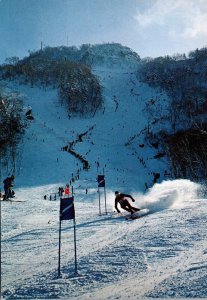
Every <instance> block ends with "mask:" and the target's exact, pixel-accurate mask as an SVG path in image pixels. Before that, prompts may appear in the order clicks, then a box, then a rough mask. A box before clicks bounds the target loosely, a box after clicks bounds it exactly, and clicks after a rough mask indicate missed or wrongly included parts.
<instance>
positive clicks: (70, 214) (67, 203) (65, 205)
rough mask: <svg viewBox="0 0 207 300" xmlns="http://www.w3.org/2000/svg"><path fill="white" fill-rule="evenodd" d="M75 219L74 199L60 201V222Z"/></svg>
mask: <svg viewBox="0 0 207 300" xmlns="http://www.w3.org/2000/svg"><path fill="white" fill-rule="evenodd" d="M71 219H75V208H74V197H69V198H61V199H60V221H62V220H71Z"/></svg>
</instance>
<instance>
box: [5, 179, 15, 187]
mask: <svg viewBox="0 0 207 300" xmlns="http://www.w3.org/2000/svg"><path fill="white" fill-rule="evenodd" d="M3 183H4V187H5V188H6V189H8V188H10V187H12V186H14V178H13V177H7V178H6V179H4V181H3Z"/></svg>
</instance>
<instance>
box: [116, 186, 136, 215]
mask: <svg viewBox="0 0 207 300" xmlns="http://www.w3.org/2000/svg"><path fill="white" fill-rule="evenodd" d="M115 195H116V196H115V209H116V210H117V212H118V213H120V210H119V209H118V208H117V205H118V203H119V204H120V206H121V208H123V209H124V210H126V211H128V212H130V213H131V214H133V213H135V212H136V211H139V210H140V209H139V208H137V207H134V206H131V204H130V203H129V201H128V200H127V199H125V197H127V198H130V199H131V200H132V201H133V202H135V199H134V198H133V197H132V196H131V195H127V194H122V193H119V192H118V191H116V192H115Z"/></svg>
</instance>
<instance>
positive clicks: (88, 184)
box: [1, 66, 207, 299]
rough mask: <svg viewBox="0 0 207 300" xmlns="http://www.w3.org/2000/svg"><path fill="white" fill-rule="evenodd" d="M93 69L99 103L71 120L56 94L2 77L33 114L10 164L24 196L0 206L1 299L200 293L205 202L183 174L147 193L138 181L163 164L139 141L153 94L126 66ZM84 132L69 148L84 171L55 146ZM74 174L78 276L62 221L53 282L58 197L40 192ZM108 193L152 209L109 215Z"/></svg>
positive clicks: (206, 248) (68, 225)
mask: <svg viewBox="0 0 207 300" xmlns="http://www.w3.org/2000/svg"><path fill="white" fill-rule="evenodd" d="M94 72H95V73H96V75H97V76H99V78H100V80H101V83H102V86H103V93H104V99H105V102H104V103H105V104H104V105H105V106H104V107H103V110H102V111H99V112H97V113H96V115H95V116H94V117H93V118H90V119H89V118H88V119H72V118H71V119H69V118H68V116H67V112H66V110H65V108H64V107H62V106H60V104H59V102H58V98H57V91H56V90H53V89H47V90H43V89H39V88H37V87H34V88H30V87H28V86H23V85H19V84H18V82H16V83H14V82H12V83H8V87H10V88H12V89H15V90H18V91H20V92H21V93H23V94H24V95H25V105H27V106H31V107H32V111H33V115H34V118H35V120H34V121H32V122H31V124H30V127H29V128H28V130H27V131H26V134H25V136H24V139H23V142H22V144H21V146H20V147H21V157H19V158H18V159H17V162H16V181H15V182H16V199H18V200H22V201H23V200H24V201H25V202H22V203H20V202H18V203H14V202H11V203H5V202H1V216H2V242H1V244H2V293H3V297H4V298H5V299H17V298H18V299H20V298H21V299H28V298H30V299H33V298H38V299H40V298H42V299H46V298H47V299H48V298H70V299H74V298H77V299H87V298H88V299H115V298H120V299H126V298H129V299H138V298H140V297H166V296H167V297H205V296H206V295H207V290H206V286H207V278H206V272H205V271H206V263H205V260H206V253H207V244H206V241H205V240H206V239H205V237H206V200H205V199H198V195H197V190H198V189H199V187H198V186H197V185H196V184H194V183H192V182H190V181H187V180H175V181H163V182H162V183H159V184H156V185H155V186H154V187H152V188H151V189H150V190H149V191H148V192H147V193H145V194H144V191H145V187H146V185H145V184H146V183H147V185H148V186H152V181H153V175H152V173H153V172H157V171H159V172H160V174H161V178H160V182H161V181H162V180H163V179H165V178H164V176H163V174H164V170H166V169H167V168H168V166H167V163H166V162H165V161H162V160H156V159H154V158H153V156H154V155H155V154H156V152H155V150H153V149H152V148H150V147H148V146H147V145H146V143H145V141H144V134H143V133H144V132H145V131H146V130H147V126H148V122H147V119H146V116H145V115H144V112H143V108H144V107H145V102H146V101H148V100H149V99H152V98H154V97H156V96H158V94H157V91H155V90H153V89H150V88H149V87H148V86H147V85H144V84H143V83H141V82H139V81H138V80H137V77H136V76H135V73H134V71H130V70H129V69H127V68H123V67H119V68H118V67H116V68H113V69H111V68H108V67H106V66H101V67H100V66H99V67H97V68H94ZM159 96H160V97H166V96H164V95H159ZM86 132H87V133H86ZM83 133H86V134H85V135H84V136H83V138H82V139H83V141H82V142H77V143H75V145H74V146H73V149H74V150H75V151H76V152H77V153H79V154H81V155H82V156H83V157H85V158H86V159H87V161H88V162H89V165H90V168H89V170H88V171H86V170H83V166H82V163H81V162H80V161H79V160H78V159H77V158H76V157H74V156H72V155H71V154H70V153H68V152H67V151H63V150H62V149H63V147H65V146H67V145H68V144H69V143H70V142H73V141H75V140H76V139H77V136H78V135H80V134H83ZM143 144H144V147H143V146H142V147H140V146H139V145H143ZM20 162H21V164H20ZM103 172H104V173H105V176H106V191H107V193H106V196H107V209H108V214H107V215H104V214H103V215H102V216H99V209H98V194H97V182H96V177H97V174H102V173H103ZM3 175H4V176H6V175H7V174H6V173H4V174H3ZM77 175H79V177H78V178H79V179H78V180H75V182H74V183H73V187H74V193H75V208H76V223H77V253H78V272H79V276H78V277H75V278H74V277H73V273H74V251H73V227H72V222H71V221H65V222H63V226H62V227H63V228H62V259H61V265H62V268H61V274H62V276H61V278H58V276H57V263H58V229H59V228H58V226H59V225H58V224H59V222H58V216H59V201H58V200H56V201H48V200H44V199H43V196H44V195H50V194H51V193H54V192H57V190H58V187H59V186H61V185H65V184H66V183H68V182H70V180H71V179H72V177H76V176H77ZM86 189H88V193H87V194H86ZM115 190H120V191H121V192H126V193H133V196H134V197H135V198H136V200H137V201H136V202H135V204H136V205H137V206H139V207H142V208H144V207H146V208H149V214H147V215H146V216H144V217H142V218H140V219H137V220H134V221H126V220H125V219H124V217H123V216H117V215H116V214H114V213H113V210H114V208H113V205H114V191H115ZM102 198H103V195H101V199H102ZM101 209H102V212H104V203H103V199H102V202H101Z"/></svg>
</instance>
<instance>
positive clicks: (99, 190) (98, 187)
mask: <svg viewBox="0 0 207 300" xmlns="http://www.w3.org/2000/svg"><path fill="white" fill-rule="evenodd" d="M98 199H99V216H101V197H100V189H99V187H98Z"/></svg>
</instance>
